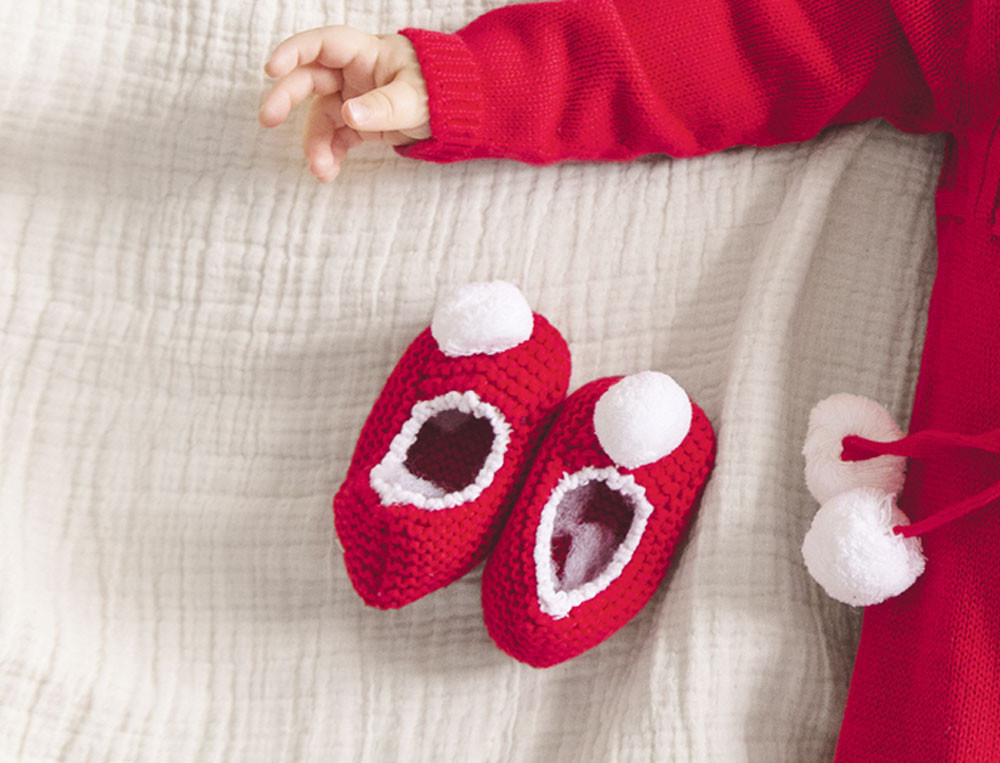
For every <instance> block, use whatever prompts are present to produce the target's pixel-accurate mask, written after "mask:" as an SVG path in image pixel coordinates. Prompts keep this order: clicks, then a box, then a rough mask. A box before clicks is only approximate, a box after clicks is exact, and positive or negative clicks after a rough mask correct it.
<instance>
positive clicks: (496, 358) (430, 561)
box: [333, 314, 570, 609]
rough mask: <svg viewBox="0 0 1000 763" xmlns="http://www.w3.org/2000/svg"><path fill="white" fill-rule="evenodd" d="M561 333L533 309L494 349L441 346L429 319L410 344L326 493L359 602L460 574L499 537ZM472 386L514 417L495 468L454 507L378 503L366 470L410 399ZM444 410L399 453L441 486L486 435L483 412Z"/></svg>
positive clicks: (558, 375) (407, 412) (557, 374)
mask: <svg viewBox="0 0 1000 763" xmlns="http://www.w3.org/2000/svg"><path fill="white" fill-rule="evenodd" d="M569 374H570V356H569V349H568V348H567V346H566V341H565V340H564V339H563V338H562V336H561V335H560V334H559V332H558V331H557V330H556V329H555V328H554V327H553V326H552V325H551V324H550V323H549V322H548V321H547V320H545V318H543V317H542V316H540V315H537V314H536V315H535V316H534V328H533V331H532V334H531V336H530V338H529V339H528V340H526V341H525V342H522V343H521V344H519V345H517V346H516V347H514V348H512V349H509V350H506V351H504V352H501V353H497V354H493V355H487V354H477V355H469V356H465V357H448V356H446V355H445V354H444V353H442V352H441V350H440V349H439V348H438V346H437V343H436V342H435V341H434V338H433V336H432V335H431V332H430V329H427V330H425V331H424V332H422V333H421V334H420V335H419V336H418V337H417V338H416V339H415V340H414V341H413V343H412V344H411V345H410V346H409V348H407V350H406V352H405V353H404V354H403V357H402V358H400V360H399V362H398V364H397V365H396V368H395V369H394V370H393V372H392V374H391V375H390V376H389V379H388V381H387V382H386V384H385V387H384V388H383V390H382V392H381V394H380V395H379V397H378V399H377V400H376V402H375V405H374V406H373V408H372V410H371V413H370V414H369V416H368V420H367V421H366V422H365V425H364V427H363V429H362V431H361V436H360V437H359V439H358V444H357V447H356V449H355V451H354V456H353V458H352V460H351V464H350V467H349V468H348V472H347V476H346V478H345V480H344V483H343V485H342V486H341V488H340V490H339V491H338V492H337V495H336V496H335V497H334V501H333V510H334V524H335V526H336V531H337V535H338V537H339V539H340V542H341V544H342V546H343V549H344V563H345V565H346V567H347V573H348V575H349V577H350V579H351V583H352V584H353V585H354V588H355V590H356V591H357V592H358V594H359V595H360V596H361V598H362V599H364V601H365V603H366V604H369V605H370V606H373V607H378V608H380V609H390V608H397V607H402V606H404V605H406V604H408V603H410V602H412V601H415V600H417V599H419V598H421V597H422V596H425V595H426V594H428V593H431V592H432V591H435V590H437V589H439V588H442V587H444V586H446V585H448V584H449V583H452V582H453V581H455V580H457V579H458V578H460V577H461V576H462V575H464V574H465V573H467V572H468V571H469V570H471V569H472V568H473V567H474V566H475V565H476V564H478V563H479V562H480V561H482V559H483V558H484V557H485V556H486V554H487V553H488V551H489V549H490V547H491V546H492V545H493V543H494V542H495V541H496V537H497V535H498V533H499V531H500V528H501V527H502V525H503V521H504V519H505V517H506V515H507V512H508V510H509V508H510V504H511V502H512V501H513V499H514V497H515V496H516V494H517V488H518V487H519V486H520V484H521V482H522V481H523V478H524V474H525V471H526V468H527V465H528V463H529V461H530V459H531V457H532V455H533V453H534V450H535V449H536V447H537V444H538V441H539V439H540V436H541V434H542V433H543V431H544V429H545V427H546V426H547V425H548V423H549V422H550V421H551V417H552V413H553V411H554V410H555V408H556V406H557V405H558V404H559V403H560V402H561V401H562V399H563V398H564V397H565V395H566V388H567V384H568V383H569ZM452 391H457V392H473V393H475V394H476V395H478V397H479V398H480V399H481V400H482V401H483V402H484V403H487V404H488V405H491V406H493V407H495V408H496V409H498V410H499V411H500V413H501V414H502V416H503V418H504V420H505V421H506V422H507V423H508V424H509V425H510V430H511V434H510V443H509V445H508V447H507V450H506V452H505V453H504V454H503V461H502V465H501V466H500V468H499V469H498V470H497V472H496V473H495V474H494V476H493V478H492V480H491V481H490V482H489V484H488V485H487V486H486V487H485V489H484V490H483V491H482V493H481V494H480V495H479V496H478V497H476V498H475V499H474V500H469V501H467V502H465V503H461V504H459V505H456V506H452V507H450V508H440V509H427V508H421V507H419V506H415V505H412V504H390V505H386V504H385V503H383V501H382V498H381V496H380V495H379V494H378V493H377V492H376V490H375V489H374V488H373V487H372V484H371V471H372V468H373V467H375V466H376V465H377V464H378V463H379V462H380V461H381V460H382V459H383V457H384V456H385V455H386V453H387V452H388V450H389V447H390V443H391V442H392V440H393V438H394V437H395V436H396V435H397V434H398V433H399V432H400V430H401V429H402V428H403V426H404V424H405V423H406V422H407V421H408V420H409V419H410V417H411V413H412V411H413V407H414V405H416V404H417V403H419V402H421V401H427V400H432V399H434V398H437V397H439V396H441V395H443V394H445V393H448V392H452ZM449 415H451V419H452V420H451V421H445V422H444V424H443V425H441V426H438V425H436V424H435V421H434V419H431V420H428V421H427V422H425V424H424V426H423V427H422V428H421V429H420V432H419V434H418V435H417V438H416V441H415V442H414V443H413V445H412V446H411V447H410V448H409V450H408V452H407V454H406V460H405V462H404V463H405V466H406V469H407V470H408V471H409V473H410V474H412V475H414V476H415V477H419V478H421V479H423V480H426V481H428V482H431V483H433V484H435V485H437V486H438V487H440V488H441V489H442V490H444V491H447V492H451V491H455V490H458V489H460V488H461V487H462V486H464V485H466V484H468V483H469V482H470V481H471V480H472V479H474V478H475V477H476V474H477V472H479V469H480V467H481V466H482V464H483V461H484V459H485V457H486V454H487V453H488V451H489V449H490V447H491V445H492V443H493V437H494V433H493V429H492V426H491V425H490V423H489V422H488V421H486V420H485V419H483V418H479V417H473V416H464V417H463V416H461V415H458V414H450V412H449V413H448V414H439V416H445V417H447V416H449Z"/></svg>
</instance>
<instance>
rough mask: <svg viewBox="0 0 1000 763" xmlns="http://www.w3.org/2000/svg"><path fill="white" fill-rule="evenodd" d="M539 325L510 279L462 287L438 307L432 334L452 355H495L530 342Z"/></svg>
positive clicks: (432, 323)
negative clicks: (527, 341) (536, 326)
mask: <svg viewBox="0 0 1000 763" xmlns="http://www.w3.org/2000/svg"><path fill="white" fill-rule="evenodd" d="M534 327H535V317H534V316H533V315H532V313H531V306H530V305H528V300H526V299H525V298H524V295H523V294H522V293H521V291H520V289H518V288H517V287H516V286H514V284H511V283H507V282H506V281H491V282H490V283H470V284H466V285H465V286H460V287H458V288H457V289H455V290H454V291H453V292H451V293H450V294H449V295H448V296H446V297H445V298H444V299H443V300H441V301H440V302H439V303H438V305H437V306H436V307H435V308H434V318H433V320H432V321H431V334H432V335H433V336H434V340H435V341H436V342H437V344H438V347H440V348H441V352H443V353H444V354H445V355H450V356H451V357H459V356H462V355H478V354H480V353H483V354H486V355H494V354H496V353H498V352H503V351H504V350H509V349H510V348H511V347H516V346H517V345H519V344H521V342H524V341H526V340H527V339H528V338H529V337H530V336H531V332H532V331H533V330H534Z"/></svg>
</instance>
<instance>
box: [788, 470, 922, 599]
mask: <svg viewBox="0 0 1000 763" xmlns="http://www.w3.org/2000/svg"><path fill="white" fill-rule="evenodd" d="M909 523H910V522H909V520H908V519H907V518H906V515H905V514H903V512H902V511H900V510H899V509H898V508H897V507H896V505H895V501H894V499H893V497H892V496H891V495H889V494H888V493H886V492H884V491H881V490H877V489H875V488H869V487H865V488H858V489H856V490H849V491H847V492H845V493H841V494H840V495H838V496H836V497H834V498H833V499H831V500H830V501H827V502H826V503H825V504H823V506H822V507H821V508H820V510H819V511H818V512H816V516H815V517H814V518H813V522H812V526H811V527H810V528H809V532H808V533H806V537H805V539H804V540H803V542H802V556H803V558H804V559H805V562H806V568H807V569H808V570H809V574H810V575H812V576H813V578H814V579H815V580H816V582H817V583H819V584H820V585H821V586H822V587H823V590H825V591H826V592H827V594H829V595H830V596H831V597H833V598H834V599H837V600H838V601H842V602H844V603H845V604H851V605H853V606H862V607H867V606H870V605H872V604H878V603H879V602H882V601H885V600H886V599H888V598H891V597H893V596H898V595H899V594H901V593H902V592H903V591H905V590H906V589H907V588H909V587H910V586H911V585H913V582H914V581H915V580H916V579H917V578H918V577H920V574H921V573H922V572H923V571H924V564H925V560H924V555H923V553H922V550H921V546H920V539H919V538H904V537H902V536H900V535H896V534H895V533H894V532H893V531H892V528H893V527H895V526H896V525H908V524H909Z"/></svg>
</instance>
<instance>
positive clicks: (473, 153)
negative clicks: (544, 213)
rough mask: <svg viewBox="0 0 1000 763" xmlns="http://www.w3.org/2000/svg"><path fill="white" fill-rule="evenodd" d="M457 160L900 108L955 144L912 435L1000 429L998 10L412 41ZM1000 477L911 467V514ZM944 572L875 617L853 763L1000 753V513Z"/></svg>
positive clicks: (660, 17)
mask: <svg viewBox="0 0 1000 763" xmlns="http://www.w3.org/2000/svg"><path fill="white" fill-rule="evenodd" d="M403 34H405V35H406V36H407V37H409V38H410V39H411V40H412V41H413V43H414V45H415V47H416V51H417V56H418V59H419V61H420V65H421V68H422V69H423V72H424V75H425V78H426V80H427V89H428V94H429V97H430V114H431V132H432V135H433V137H432V138H431V139H430V140H427V141H422V142H419V143H416V144H413V145H411V146H408V147H405V148H401V149H399V151H400V153H402V154H403V155H405V156H412V157H418V158H424V159H429V160H432V161H439V162H446V161H454V160H456V159H468V158H473V157H510V158H516V159H520V160H523V161H529V162H535V163H542V162H553V161H559V160H564V159H628V158H632V157H635V156H639V155H641V154H648V153H660V152H662V153H666V154H670V155H673V156H692V155H697V154H704V153H708V152H712V151H718V150H721V149H725V148H730V147H732V146H738V145H757V146H767V145H774V144H778V143H786V142H789V141H798V140H805V139H807V138H810V137H812V136H814V135H815V134H816V133H817V132H819V131H820V130H821V129H823V128H825V127H827V126H829V125H833V124H842V123H848V122H857V121H861V120H865V119H869V118H873V117H882V118H885V119H887V120H889V121H890V122H892V123H893V124H894V125H896V126H897V127H899V128H901V129H903V130H907V131H911V132H945V133H946V134H947V150H946V152H945V164H944V169H943V172H942V175H941V180H940V183H939V186H938V190H937V236H938V248H939V256H938V269H937V276H936V280H935V284H934V290H933V294H932V296H931V304H930V309H929V313H928V319H927V336H926V340H925V342H924V354H923V360H922V364H921V370H920V377H919V380H918V383H917V391H916V395H915V398H914V407H913V415H912V417H911V420H910V426H911V429H912V430H913V431H920V430H924V429H940V430H945V431H955V432H974V431H982V430H984V429H993V428H995V427H998V426H1000V350H998V342H1000V339H998V338H1000V309H998V305H997V302H998V296H997V295H998V294H1000V267H998V263H1000V214H998V212H1000V137H998V135H997V133H998V132H1000V77H998V75H997V72H1000V5H998V4H997V3H996V2H995V0H798V1H795V0H563V1H562V2H546V3H536V4H529V5H521V6H511V7H508V8H499V9H496V10H494V11H491V12H490V13H487V14H486V15H484V16H482V17H481V18H479V19H477V20H475V21H473V22H472V23H471V24H469V25H468V26H467V27H465V28H464V29H462V30H460V31H459V32H458V33H457V34H456V35H442V34H438V33H435V32H422V31H419V30H404V32H403ZM998 476H1000V470H998V466H997V463H996V459H995V458H993V457H992V456H990V455H989V454H976V453H971V452H963V453H957V454H953V455H951V456H943V457H941V458H936V459H934V460H933V461H932V462H927V463H924V464H921V463H917V464H913V465H911V468H910V470H909V472H908V475H907V481H906V485H905V488H904V492H903V495H902V498H901V500H902V502H903V504H904V505H906V507H907V511H908V513H909V514H910V517H911V519H914V520H915V521H919V520H921V519H923V518H924V517H925V516H927V515H928V514H929V513H930V512H933V511H934V510H935V509H936V508H937V507H939V506H944V505H949V504H951V503H954V502H956V501H958V500H961V499H962V497H963V496H965V495H968V494H969V493H970V492H975V491H976V490H981V489H983V487H984V486H986V485H990V484H992V483H993V482H995V481H996V480H997V478H998ZM923 547H924V552H925V554H926V556H927V558H928V560H929V563H928V568H927V571H926V572H925V573H924V574H923V575H922V576H921V577H920V578H919V579H918V580H917V582H916V583H915V584H914V585H913V586H912V587H911V588H910V589H909V590H907V591H906V592H905V593H904V594H903V595H901V596H899V597H896V598H894V599H890V600H889V601H886V602H884V603H883V604H880V605H878V606H876V607H869V608H868V609H867V610H866V611H865V621H864V628H863V630H862V634H861V644H860V646H859V648H858V656H857V660H856V663H855V669H854V677H853V680H852V683H851V688H850V693H849V695H848V701H847V710H846V713H845V718H844V725H843V728H842V730H841V736H840V741H839V744H838V749H837V759H838V760H839V761H861V762H863V763H871V762H872V761H879V760H886V761H892V762H893V763H906V762H907V761H921V762H930V763H939V762H940V761H950V760H967V761H977V762H978V761H997V760H1000V680H998V679H997V676H1000V650H998V649H997V644H1000V606H997V602H998V600H1000V564H997V549H998V548H1000V515H998V513H997V512H994V511H979V512H976V513H974V514H969V515H968V516H966V517H963V518H962V519H961V521H956V522H953V523H951V524H950V525H949V526H948V527H947V529H944V528H942V529H941V530H939V531H937V532H933V533H929V534H928V535H926V536H925V537H924V538H923Z"/></svg>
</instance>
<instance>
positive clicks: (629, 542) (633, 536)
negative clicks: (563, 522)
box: [535, 466, 653, 620]
mask: <svg viewBox="0 0 1000 763" xmlns="http://www.w3.org/2000/svg"><path fill="white" fill-rule="evenodd" d="M595 481H600V482H603V483H604V484H605V485H607V486H608V487H609V488H610V489H611V490H614V491H615V492H617V493H619V494H621V495H622V496H624V497H625V498H626V499H628V500H629V501H630V502H631V503H632V507H633V512H634V513H633V516H632V524H631V526H630V527H629V529H628V533H627V534H626V535H625V540H623V541H622V543H621V545H620V546H618V548H616V549H615V553H614V555H613V556H612V557H611V561H610V562H608V565H607V566H606V567H605V568H604V569H603V570H602V571H601V574H600V575H598V576H597V577H596V578H594V579H593V580H589V581H587V582H586V583H584V584H583V585H581V586H579V587H577V588H574V589H572V590H569V591H557V590H556V572H555V565H554V563H553V561H552V533H553V528H554V527H555V521H556V513H557V512H558V510H559V504H560V503H561V502H562V500H563V498H565V497H566V494H567V493H569V492H570V491H572V490H576V489H577V488H581V487H584V486H586V485H588V484H590V483H591V482H595ZM652 513H653V505H652V504H651V503H650V502H649V499H647V498H646V491H645V490H644V489H643V487H642V486H641V485H639V484H637V483H636V481H635V479H634V478H633V477H632V475H630V474H621V473H619V472H618V471H617V470H616V469H614V468H612V467H608V468H605V469H595V468H594V467H590V466H588V467H586V468H584V469H581V470H580V471H578V472H574V473H573V474H564V475H563V477H562V479H561V480H559V483H558V484H557V485H556V487H555V488H554V489H553V491H552V494H551V495H550V496H549V499H548V501H546V503H545V507H544V508H543V509H542V516H541V519H540V520H539V522H538V532H537V534H536V536H535V578H536V581H537V585H538V601H539V604H540V605H541V609H542V611H543V612H545V613H546V614H547V615H551V616H552V617H553V618H555V619H557V620H558V619H561V618H563V617H566V615H568V614H569V612H570V610H571V609H573V607H576V606H579V605H580V604H582V603H583V602H585V601H588V600H589V599H592V598H594V597H595V596H597V595H598V594H599V593H601V592H602V591H603V590H605V589H606V588H607V587H608V586H609V585H611V583H612V582H613V581H614V580H615V579H616V578H617V577H618V576H619V575H621V574H622V571H623V570H624V569H625V565H627V564H628V563H629V561H631V559H632V556H633V555H634V554H635V550H636V548H638V547H639V541H640V540H641V539H642V534H643V532H645V530H646V523H647V522H648V520H649V517H650V515H651V514H652Z"/></svg>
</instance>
